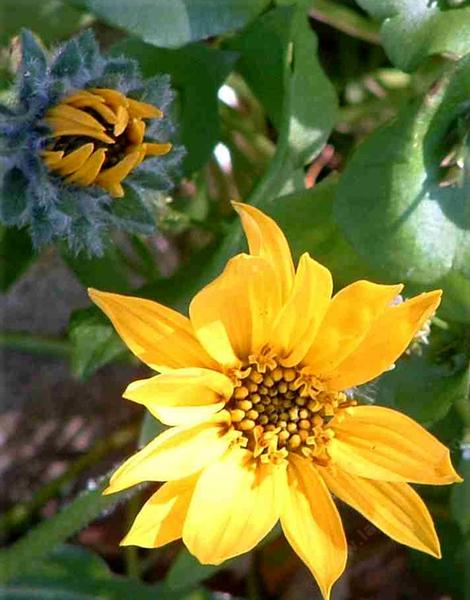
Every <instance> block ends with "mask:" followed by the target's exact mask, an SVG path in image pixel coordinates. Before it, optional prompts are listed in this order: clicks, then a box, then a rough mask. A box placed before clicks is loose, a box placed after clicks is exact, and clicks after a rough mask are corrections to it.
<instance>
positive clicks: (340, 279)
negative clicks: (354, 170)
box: [263, 176, 375, 288]
mask: <svg viewBox="0 0 470 600" xmlns="http://www.w3.org/2000/svg"><path fill="white" fill-rule="evenodd" d="M336 188H337V177H335V176H333V177H329V178H328V179H326V180H324V181H322V182H321V183H319V184H317V185H316V186H315V187H314V188H312V189H308V190H303V191H301V192H294V193H293V194H289V195H286V196H281V197H280V198H275V199H270V200H269V201H268V202H266V204H265V206H263V210H265V211H266V213H267V214H269V215H270V216H271V217H273V219H275V220H276V222H277V223H278V225H279V226H280V227H281V229H282V230H283V231H284V233H285V234H286V236H287V238H288V240H289V245H290V247H291V250H292V253H293V255H294V258H295V259H298V258H299V257H300V255H301V254H302V253H303V252H309V253H310V255H311V256H312V257H313V258H315V260H318V261H319V262H321V263H322V264H323V265H325V266H326V267H328V268H329V269H330V271H331V272H332V274H333V277H334V281H335V287H337V288H338V287H343V286H344V285H346V284H348V283H350V282H351V281H355V280H357V279H363V278H369V279H374V278H375V277H374V275H375V273H374V271H373V270H372V269H371V268H370V267H369V266H367V264H366V262H365V261H363V260H362V259H361V258H360V257H359V256H358V255H357V253H356V252H355V251H354V249H353V248H352V247H351V245H350V244H349V243H348V242H347V240H346V239H345V237H344V235H343V233H342V232H341V229H340V228H339V227H338V225H337V224H336V223H335V220H334V214H333V202H334V198H335V193H336Z"/></svg>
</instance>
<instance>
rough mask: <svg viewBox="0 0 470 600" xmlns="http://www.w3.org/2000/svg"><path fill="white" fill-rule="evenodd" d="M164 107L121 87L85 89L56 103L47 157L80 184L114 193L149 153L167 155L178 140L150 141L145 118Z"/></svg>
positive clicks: (48, 117)
mask: <svg viewBox="0 0 470 600" xmlns="http://www.w3.org/2000/svg"><path fill="white" fill-rule="evenodd" d="M162 117H163V113H162V111H161V110H160V109H159V108H157V107H156V106H153V105H152V104H147V103H145V102H140V101H137V100H133V99H132V98H128V97H127V96H125V95H124V94H122V93H121V92H119V91H117V90H111V89H106V88H93V89H90V90H80V91H79V92H76V93H74V94H72V95H71V96H68V97H67V98H64V99H63V100H62V101H61V103H60V104H58V105H57V106H54V107H53V108H50V109H49V110H48V111H47V113H46V116H45V118H44V121H45V122H46V124H47V125H48V126H49V127H50V128H51V130H52V134H53V139H52V141H51V144H50V145H49V147H48V148H47V149H46V150H44V151H43V153H42V156H43V159H44V162H45V164H46V165H47V167H48V169H49V170H50V171H52V172H53V173H55V174H57V175H60V176H61V177H65V180H66V181H67V182H69V183H73V184H75V185H82V186H88V185H92V184H96V185H99V186H101V187H102V188H104V189H105V190H106V191H107V192H108V193H109V194H110V195H111V196H112V197H113V198H120V197H122V196H123V195H124V189H123V187H122V182H123V181H124V179H125V178H126V177H127V176H128V175H129V174H130V173H131V172H132V171H133V169H135V168H136V167H137V166H138V165H140V163H141V162H142V161H143V160H144V158H145V157H146V156H162V155H164V154H167V153H168V152H169V151H170V150H171V147H172V145H171V144H169V143H161V144H158V143H154V142H146V141H145V130H146V123H145V121H144V119H161V118H162Z"/></svg>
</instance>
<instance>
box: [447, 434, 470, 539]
mask: <svg viewBox="0 0 470 600" xmlns="http://www.w3.org/2000/svg"><path fill="white" fill-rule="evenodd" d="M467 446H469V444H468V443H467ZM458 472H459V475H460V476H461V477H463V482H462V483H461V484H459V485H455V486H454V487H453V488H452V492H451V496H450V507H451V510H452V516H453V518H454V519H455V520H456V521H457V523H458V524H459V526H460V529H461V530H462V532H463V533H465V534H467V535H470V450H469V448H468V447H467V448H466V449H464V451H463V456H462V460H461V461H460V464H459V466H458Z"/></svg>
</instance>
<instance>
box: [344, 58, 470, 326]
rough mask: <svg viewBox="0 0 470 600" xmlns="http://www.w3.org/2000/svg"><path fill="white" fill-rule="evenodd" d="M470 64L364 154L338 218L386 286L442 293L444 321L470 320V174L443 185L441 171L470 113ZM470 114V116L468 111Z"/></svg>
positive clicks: (353, 167) (351, 168)
mask: <svg viewBox="0 0 470 600" xmlns="http://www.w3.org/2000/svg"><path fill="white" fill-rule="evenodd" d="M469 96H470V56H469V57H467V58H465V59H463V60H462V61H461V62H460V63H459V64H458V65H457V66H456V67H455V68H454V69H453V70H451V72H450V73H448V74H447V75H446V76H444V77H443V78H442V79H441V81H439V82H438V84H437V85H435V86H433V88H432V89H431V90H430V91H429V93H428V94H427V95H426V97H425V98H424V99H423V100H421V101H419V102H415V103H414V104H413V105H412V106H411V107H409V108H405V109H404V110H403V111H402V112H401V113H400V114H399V115H398V117H397V118H396V119H394V120H393V121H392V122H391V123H389V124H388V125H386V126H385V127H383V128H381V129H380V130H378V131H376V132H375V133H373V134H372V135H370V136H369V138H367V139H366V141H365V142H364V143H363V144H362V145H361V146H360V147H359V148H358V150H357V151H356V153H355V154H354V155H353V157H352V159H351V160H350V162H349V164H348V165H347V168H346V170H345V172H344V174H343V176H342V178H341V181H340V184H339V188H338V194H337V201H336V203H335V215H336V219H337V221H338V223H339V224H340V226H341V227H342V229H343V231H344V232H345V234H346V237H347V238H348V239H349V241H350V243H351V244H352V246H353V247H354V248H355V250H356V251H357V252H358V253H359V255H361V256H362V257H363V259H364V260H365V261H367V263H369V264H370V265H371V266H372V267H373V268H374V269H375V270H377V271H378V273H379V274H380V275H381V278H382V279H383V280H384V281H402V282H404V283H409V284H413V285H414V286H416V287H417V288H418V289H421V290H422V289H429V288H430V287H442V288H443V289H444V300H443V309H442V314H446V315H448V317H449V318H451V319H455V320H462V321H469V320H470V303H469V301H468V299H469V295H470V289H469V288H470V286H469V284H468V281H469V279H470V204H469V203H468V198H469V181H470V179H469V178H468V174H465V171H462V173H461V175H462V177H461V181H460V182H459V183H454V184H452V185H447V186H444V185H441V180H442V177H443V173H442V171H441V169H440V163H441V161H442V160H443V158H444V157H445V156H446V154H447V153H448V151H449V147H448V142H449V139H450V137H449V136H451V134H452V133H454V134H455V132H456V131H457V130H458V123H459V119H460V118H461V117H463V115H465V110H468V104H467V103H468V97H469ZM465 107H467V108H465Z"/></svg>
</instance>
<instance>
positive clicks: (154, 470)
mask: <svg viewBox="0 0 470 600" xmlns="http://www.w3.org/2000/svg"><path fill="white" fill-rule="evenodd" d="M235 208H236V210H237V211H238V212H239V214H240V216H241V219H242V223H243V227H244V230H245V233H246V236H247V238H248V244H249V249H250V254H249V255H248V254H239V255H237V256H235V257H234V258H232V259H231V260H229V262H228V263H227V266H226V267H225V270H224V271H223V273H222V274H221V275H220V276H219V277H218V278H217V279H215V280H214V281H213V282H212V283H210V284H209V285H208V286H207V287H205V288H204V289H203V290H202V291H201V292H199V293H198V294H197V295H196V296H195V298H194V299H193V300H192V302H191V305H190V309H189V313H190V318H186V317H185V316H183V315H181V314H179V313H177V312H175V311H173V310H171V309H169V308H166V307H164V306H161V305H160V304H157V303H155V302H152V301H150V300H144V299H139V298H132V297H126V296H121V295H117V294H111V293H105V292H99V291H96V290H90V295H91V298H92V299H93V301H94V302H95V303H96V304H97V305H98V306H99V307H100V308H101V309H102V310H103V311H104V312H105V313H106V314H107V315H108V317H109V318H110V319H111V321H112V322H113V324H114V326H115V328H116V330H117V331H118V333H119V334H120V335H121V337H122V338H123V340H124V341H125V342H126V344H127V345H128V347H129V348H130V349H131V350H132V351H133V352H134V353H135V354H136V355H137V356H138V357H139V358H140V359H141V360H142V361H143V362H144V363H146V364H147V365H148V366H150V367H151V368H152V369H154V370H156V371H158V372H160V374H159V375H156V376H154V377H151V378H150V379H145V380H141V381H136V382H134V383H131V384H130V386H129V387H128V388H127V390H126V391H125V393H124V397H125V398H127V399H129V400H133V401H135V402H138V403H141V404H143V405H145V406H146V407H147V408H148V410H149V411H150V412H151V413H152V414H153V415H155V416H156V417H157V418H158V419H160V420H161V421H162V422H163V423H165V424H166V425H171V426H172V427H171V428H169V429H168V430H167V431H165V432H164V433H162V434H161V435H159V436H158V437H156V439H155V440H153V441H152V442H150V443H149V444H148V445H147V446H145V447H144V448H143V449H142V450H140V451H139V452H137V454H135V455H134V456H132V457H131V458H130V459H128V460H127V461H126V462H125V463H124V464H123V465H122V466H121V467H120V468H119V469H118V470H117V471H116V472H115V473H114V474H113V476H112V478H111V480H110V484H109V487H108V489H107V490H106V493H112V492H118V491H120V490H123V489H125V488H128V487H130V486H133V485H135V484H138V483H141V482H144V481H164V482H166V483H164V485H162V486H161V487H160V488H159V489H158V491H157V492H156V493H155V494H154V495H153V496H152V497H151V498H150V499H149V500H148V502H147V503H146V504H145V505H144V507H143V508H142V510H141V511H140V513H139V514H138V516H137V518H136V520H135V522H134V524H133V526H132V528H131V530H130V532H129V533H128V535H127V536H126V537H125V539H124V540H123V541H122V544H124V545H128V544H133V545H137V546H142V547H148V548H153V547H158V546H161V545H163V544H166V543H168V542H170V541H172V540H175V539H178V538H183V541H184V543H185V544H186V546H187V547H188V549H189V551H190V552H192V553H193V554H194V555H195V556H196V557H197V558H198V559H199V560H200V561H201V562H202V563H211V564H219V563H221V562H222V561H224V560H226V559H228V558H231V557H234V556H237V555H239V554H241V553H243V552H247V551H249V550H251V549H252V548H254V547H255V546H256V545H257V544H258V542H259V541H260V540H261V539H262V538H263V537H264V536H265V535H266V534H267V533H268V532H269V531H270V530H271V528H272V527H273V526H274V525H275V524H276V522H277V521H278V520H280V522H281V525H282V529H283V531H284V533H285V536H286V538H287V540H288V541H289V543H290V544H291V546H292V547H293V549H294V550H295V551H296V552H297V554H298V555H299V557H300V558H301V559H302V560H303V561H304V562H305V564H306V565H307V566H308V567H309V569H310V570H311V572H312V573H313V575H314V577H315V578H316V580H317V582H318V585H319V587H320V589H321V592H322V594H323V596H324V598H329V595H330V590H331V587H332V585H333V584H334V582H335V581H336V580H337V579H338V577H339V576H340V575H341V573H342V572H343V570H344V568H345V564H346V556H347V544H346V540H345V535H344V531H343V527H342V524H341V520H340V517H339V514H338V511H337V509H336V506H335V503H334V501H333V499H332V494H333V495H335V496H337V497H338V498H340V499H341V500H343V501H345V502H346V503H348V504H349V505H351V506H352V507H353V508H355V509H356V510H358V511H359V512H360V513H362V514H363V515H364V516H365V517H366V518H368V519H369V520H370V521H372V523H374V524H375V525H376V526H377V527H378V528H380V529H381V530H382V531H384V532H385V533H386V534H387V535H389V536H390V537H391V538H393V539H394V540H397V541H398V542H400V543H402V544H406V545H408V546H411V547H412V548H416V549H418V550H421V551H423V552H427V553H429V554H431V555H433V556H436V557H439V556H440V549H439V541H438V538H437V535H436V532H435V529H434V525H433V522H432V519H431V516H430V514H429V512H428V510H427V508H426V506H425V504H424V503H423V501H422V500H421V499H420V497H419V496H418V494H417V493H416V492H415V491H414V490H413V488H412V487H411V486H410V485H409V483H420V484H434V485H444V484H450V483H453V482H456V481H460V477H459V476H458V475H457V473H456V472H455V470H454V469H453V467H452V464H451V461H450V455H449V451H448V450H447V448H445V446H443V445H442V444H441V443H440V442H439V441H438V440H437V439H436V438H435V437H433V436H432V435H431V434H430V433H428V432H427V431H426V430H425V429H423V427H421V426H420V425H418V424H417V423H415V422H414V421H413V420H411V419H410V418H408V417H407V416H405V415H403V414H400V413H399V412H396V411H394V410H391V409H389V408H382V407H379V406H370V405H369V406H367V405H365V406H358V405H357V403H356V400H355V393H354V390H355V388H356V386H360V385H361V384H363V383H366V382H368V381H370V380H372V379H374V378H375V377H377V376H378V375H380V374H381V373H382V372H384V371H386V370H387V369H388V368H389V366H390V365H391V364H392V363H394V362H395V360H396V359H397V358H398V357H399V356H400V355H401V354H402V353H403V352H404V351H405V350H406V348H407V347H408V345H409V343H410V341H411V340H412V339H413V336H414V335H415V333H416V332H417V331H418V330H419V328H420V327H421V325H422V324H423V323H424V322H425V321H426V319H428V317H429V316H430V315H431V314H432V313H433V312H434V311H435V310H436V308H437V306H438V305H439V302H440V297H441V292H440V291H439V290H436V291H432V292H429V293H424V294H421V295H419V296H416V297H414V298H412V299H410V300H407V301H406V302H402V303H400V304H398V305H397V304H394V303H393V300H394V298H395V297H396V296H397V294H399V293H400V291H401V289H402V286H401V285H379V284H375V283H371V282H369V281H357V282H356V283H353V284H351V285H349V286H347V287H345V288H344V289H342V290H341V291H339V292H338V293H337V294H335V295H334V296H333V297H332V287H333V286H332V278H331V274H330V272H329V271H328V269H326V268H325V267H323V266H322V265H320V264H319V263H318V262H316V261H315V260H313V259H312V258H311V257H310V256H309V255H308V254H304V255H303V256H302V257H301V258H300V260H299V263H298V266H297V269H296V270H295V269H294V264H293V261H292V257H291V253H290V250H289V247H288V244H287V241H286V239H285V237H284V235H283V233H282V232H281V230H280V229H279V228H278V226H277V225H276V223H275V222H274V221H272V220H271V219H270V218H269V217H267V216H266V215H264V214H263V213H262V212H260V211H259V210H258V209H256V208H254V207H252V206H248V205H244V204H235Z"/></svg>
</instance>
